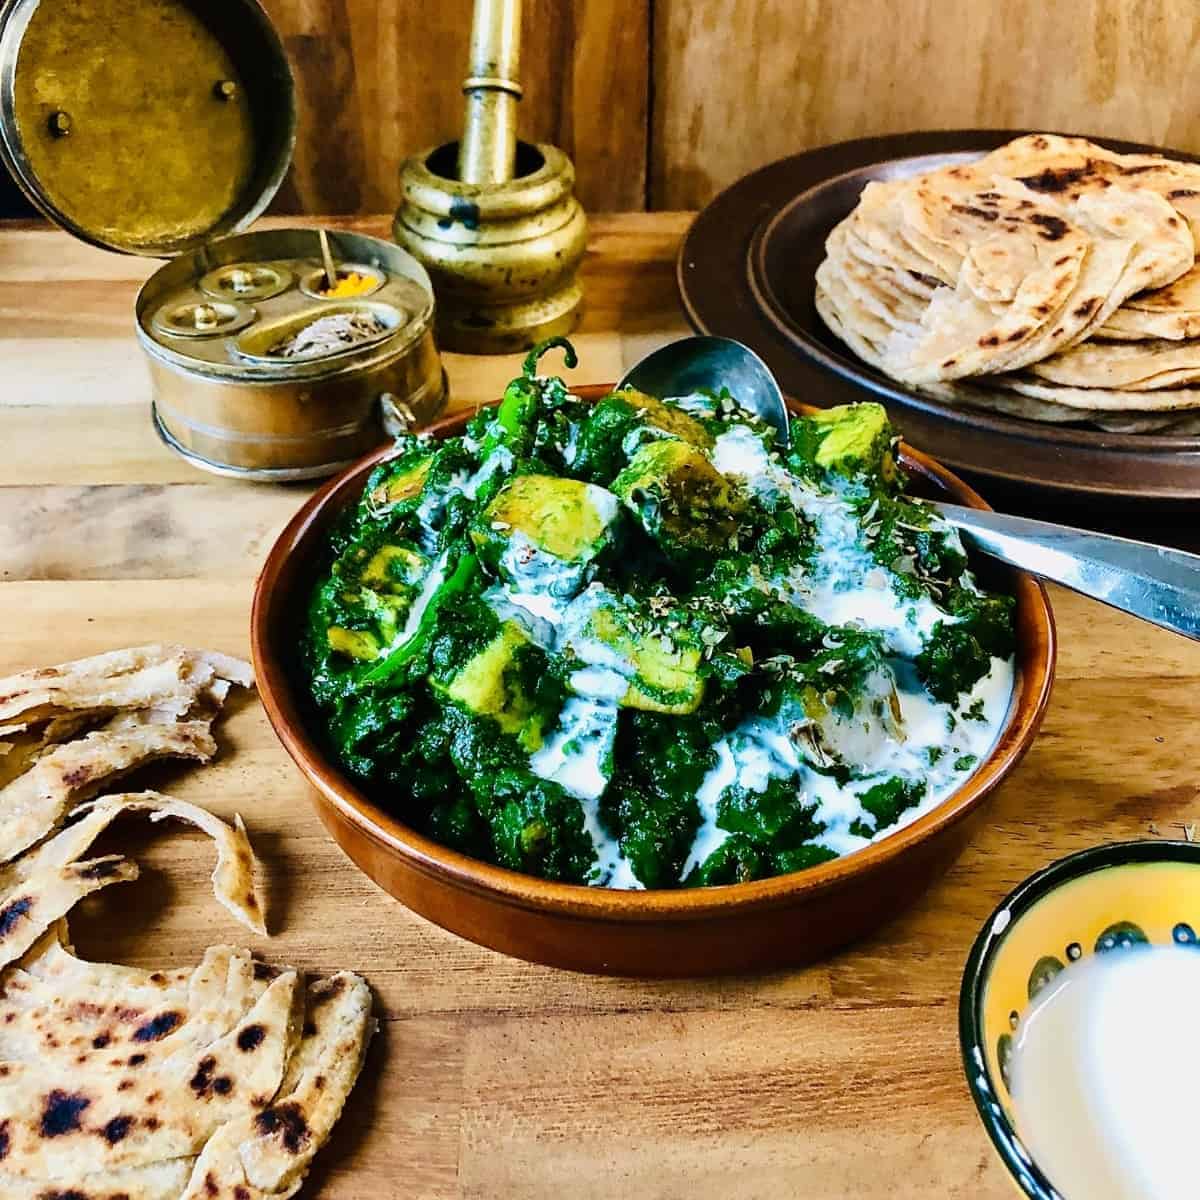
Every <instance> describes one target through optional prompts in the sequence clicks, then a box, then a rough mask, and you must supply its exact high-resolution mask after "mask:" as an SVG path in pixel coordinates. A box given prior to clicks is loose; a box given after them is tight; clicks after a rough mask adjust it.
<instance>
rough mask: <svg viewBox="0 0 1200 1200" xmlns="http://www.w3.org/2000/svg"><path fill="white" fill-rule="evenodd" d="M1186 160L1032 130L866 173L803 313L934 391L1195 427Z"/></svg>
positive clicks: (1137, 425)
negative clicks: (934, 161) (988, 149)
mask: <svg viewBox="0 0 1200 1200" xmlns="http://www.w3.org/2000/svg"><path fill="white" fill-rule="evenodd" d="M1198 238H1200V164H1193V163H1185V162H1177V161H1173V160H1171V159H1166V158H1162V157H1159V156H1156V155H1143V154H1117V153H1115V152H1113V151H1111V150H1107V149H1105V148H1104V147H1102V146H1098V145H1096V144H1095V143H1093V142H1089V141H1086V140H1085V139H1083V138H1068V137H1059V136H1056V135H1052V134H1036V135H1032V136H1029V137H1022V138H1018V139H1017V140H1016V141H1013V142H1010V143H1009V144H1008V145H1006V146H1003V147H1001V148H1000V149H998V150H995V151H993V152H992V153H991V154H988V155H986V156H984V157H983V158H981V159H979V160H977V161H975V162H971V163H966V164H959V165H955V166H949V167H944V168H941V169H938V170H935V171H931V172H927V173H925V174H921V175H916V176H912V177H908V178H902V179H895V180H888V181H883V182H872V183H869V184H867V186H866V188H865V189H864V190H863V193H862V196H861V198H860V200H859V203H858V205H857V207H856V208H855V209H854V211H853V212H852V213H851V214H850V215H849V216H848V217H847V218H846V219H845V220H844V221H842V222H841V224H839V225H838V226H837V227H836V228H835V229H834V230H833V232H832V233H831V234H830V236H829V239H828V241H827V242H826V257H825V260H824V261H823V262H822V264H821V266H820V267H819V268H818V270H817V292H816V302H817V309H818V311H819V312H820V314H821V317H822V319H823V320H824V321H825V323H826V325H828V326H829V328H830V329H831V330H832V331H833V333H835V334H836V335H837V336H838V337H839V338H840V339H841V340H842V341H844V342H845V343H846V344H847V345H848V346H849V347H850V348H851V349H852V350H853V351H854V352H855V353H856V354H857V355H858V356H859V357H860V358H862V359H864V360H865V361H866V362H868V363H870V364H871V365H873V366H875V367H876V368H878V369H879V370H881V371H883V372H885V373H886V374H887V375H890V376H891V377H892V378H894V379H896V380H898V381H899V382H901V383H904V384H906V385H908V386H910V387H913V388H916V389H918V390H921V391H925V392H927V393H929V394H931V395H934V396H936V397H938V398H940V399H942V400H944V401H948V402H951V403H961V404H969V405H975V406H977V407H983V408H989V409H993V410H999V411H1002V412H1007V413H1010V414H1012V415H1017V416H1023V417H1027V418H1032V419H1035V420H1042V421H1057V422H1087V423H1091V424H1095V425H1098V426H1100V427H1101V428H1105V429H1110V430H1113V431H1119V432H1143V431H1144V432H1149V431H1165V430H1169V431H1171V432H1173V433H1180V434H1183V433H1187V434H1194V433H1197V432H1200V412H1198V411H1197V410H1200V263H1198V261H1197V253H1196V247H1197V239H1198Z"/></svg>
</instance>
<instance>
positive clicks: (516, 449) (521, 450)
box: [480, 337, 578, 462]
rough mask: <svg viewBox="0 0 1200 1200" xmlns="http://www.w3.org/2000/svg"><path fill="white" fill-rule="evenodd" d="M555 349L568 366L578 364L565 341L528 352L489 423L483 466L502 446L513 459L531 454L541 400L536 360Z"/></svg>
mask: <svg viewBox="0 0 1200 1200" xmlns="http://www.w3.org/2000/svg"><path fill="white" fill-rule="evenodd" d="M555 346H560V347H562V350H563V353H564V354H565V356H566V364H567V366H568V367H573V366H575V364H576V362H577V361H578V360H577V358H576V356H575V347H574V346H572V345H571V343H570V342H569V341H567V339H566V338H563V337H554V338H548V339H547V340H546V341H544V342H539V343H538V344H537V345H536V346H534V348H533V349H532V350H530V352H529V353H528V354H527V355H526V356H525V363H524V365H523V366H522V368H521V374H520V375H518V376H517V378H516V379H514V380H513V381H512V382H511V383H510V384H509V385H508V387H506V388H505V389H504V396H503V398H502V399H501V401H500V406H499V408H497V409H496V417H495V420H493V421H492V424H491V427H490V428H489V430H488V434H487V436H486V437H485V438H484V440H483V445H482V446H481V447H480V455H481V458H482V459H483V461H484V462H486V461H487V459H488V456H489V455H490V454H491V453H492V452H493V451H494V450H496V449H498V448H499V447H501V446H503V447H505V449H507V450H508V451H509V452H510V453H511V454H512V456H513V457H514V458H525V457H526V456H527V455H528V454H529V453H530V452H531V451H532V450H533V443H534V437H535V434H536V432H537V422H538V416H539V414H540V411H541V400H542V393H541V388H540V387H539V385H538V378H537V364H538V359H539V358H541V356H542V355H543V354H545V353H546V352H547V351H548V350H552V349H553V348H554V347H555Z"/></svg>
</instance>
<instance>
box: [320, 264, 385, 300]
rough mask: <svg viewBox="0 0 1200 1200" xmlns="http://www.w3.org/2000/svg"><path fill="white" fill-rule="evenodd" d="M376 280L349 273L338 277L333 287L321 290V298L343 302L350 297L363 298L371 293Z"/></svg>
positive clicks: (353, 272)
mask: <svg viewBox="0 0 1200 1200" xmlns="http://www.w3.org/2000/svg"><path fill="white" fill-rule="evenodd" d="M377 283H378V280H376V279H374V278H373V277H372V276H370V275H360V274H359V273H358V272H357V271H350V272H349V273H348V274H346V275H339V276H338V281H337V283H335V284H334V285H333V287H327V288H321V289H320V292H321V296H322V297H323V298H324V299H326V300H345V299H347V298H349V297H351V296H363V295H365V294H366V293H367V292H369V291H372V290H373V289H374V288H375V286H376V284H377Z"/></svg>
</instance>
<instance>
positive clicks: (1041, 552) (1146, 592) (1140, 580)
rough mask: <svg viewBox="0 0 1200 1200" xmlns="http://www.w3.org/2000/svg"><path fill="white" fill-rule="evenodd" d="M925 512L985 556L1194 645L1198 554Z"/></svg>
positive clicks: (1015, 520) (949, 509)
mask: <svg viewBox="0 0 1200 1200" xmlns="http://www.w3.org/2000/svg"><path fill="white" fill-rule="evenodd" d="M933 506H934V507H935V508H936V509H937V510H938V511H939V512H940V513H941V514H942V516H943V517H945V519H946V520H947V521H949V522H950V524H951V525H954V526H956V527H957V528H958V529H959V530H960V531H961V532H962V533H964V534H966V540H967V542H968V543H970V544H971V545H973V546H975V547H976V548H977V549H979V550H982V551H983V552H984V553H985V554H990V555H991V556H992V557H993V558H998V559H1000V561H1001V562H1006V563H1010V564H1011V565H1012V566H1014V567H1020V568H1021V569H1022V570H1024V571H1029V572H1030V573H1031V574H1034V575H1040V576H1041V577H1042V578H1043V579H1052V580H1053V581H1054V582H1055V583H1061V584H1062V585H1063V587H1067V588H1070V589H1071V590H1072V591H1073V592H1080V593H1081V594H1082V595H1084V596H1090V597H1091V598H1092V599H1093V600H1100V601H1102V602H1103V603H1105V604H1109V605H1111V606H1112V607H1113V608H1119V609H1120V610H1121V611H1122V612H1127V613H1130V614H1131V615H1133V616H1135V617H1141V618H1142V620H1143V621H1149V622H1151V624H1154V625H1161V626H1162V627H1163V628H1164V629H1170V630H1172V631H1173V632H1175V633H1182V634H1183V636H1184V637H1189V638H1193V639H1195V640H1196V641H1200V555H1196V554H1188V553H1187V552H1186V551H1183V550H1169V549H1167V548H1166V547H1165V546H1154V545H1151V544H1150V543H1149V542H1135V541H1133V540H1131V539H1130V538H1120V537H1112V536H1110V535H1109V534H1104V533H1088V532H1087V530H1084V529H1072V528H1070V527H1069V526H1067V525H1053V524H1051V523H1050V522H1049V521H1032V520H1030V519H1028V518H1027V517H1008V516H1004V515H1003V514H1001V513H994V512H980V511H979V510H978V509H974V508H963V507H962V506H961V505H958V504H944V503H942V502H941V501H934V502H933Z"/></svg>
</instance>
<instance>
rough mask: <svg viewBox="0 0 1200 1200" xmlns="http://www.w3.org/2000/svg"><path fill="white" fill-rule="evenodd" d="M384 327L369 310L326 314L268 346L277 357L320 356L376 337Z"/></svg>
mask: <svg viewBox="0 0 1200 1200" xmlns="http://www.w3.org/2000/svg"><path fill="white" fill-rule="evenodd" d="M386 329H387V326H386V325H385V324H384V323H383V321H382V320H380V318H379V317H377V316H376V315H375V314H374V313H372V312H354V313H330V315H329V316H327V317H318V318H317V320H315V321H312V322H311V323H309V324H308V325H305V326H304V327H303V328H302V329H299V330H297V331H296V332H295V333H293V334H292V335H291V336H290V337H287V338H284V340H283V341H281V342H278V343H276V345H274V346H272V347H271V351H270V352H271V354H273V355H275V356H276V357H278V358H321V357H323V356H325V355H326V354H336V353H338V352H339V351H341V350H345V349H347V348H348V347H350V346H357V345H358V344H359V343H361V342H367V341H370V340H371V339H372V338H375V337H378V336H379V334H381V333H383V332H384V331H385V330H386Z"/></svg>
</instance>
